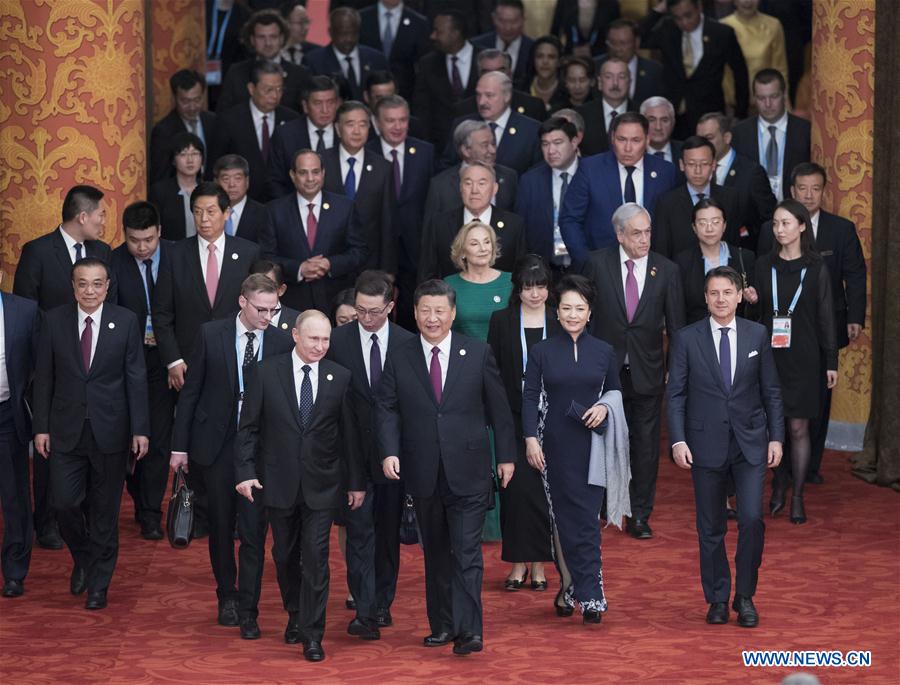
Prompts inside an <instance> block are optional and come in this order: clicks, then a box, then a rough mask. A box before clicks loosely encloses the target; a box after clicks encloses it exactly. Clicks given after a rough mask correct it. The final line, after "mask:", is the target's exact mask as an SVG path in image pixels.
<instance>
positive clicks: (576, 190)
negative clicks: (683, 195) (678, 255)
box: [559, 152, 676, 267]
mask: <svg viewBox="0 0 900 685" xmlns="http://www.w3.org/2000/svg"><path fill="white" fill-rule="evenodd" d="M643 165H644V197H643V203H642V204H643V207H644V209H646V210H647V211H648V212H650V216H651V217H653V216H655V214H654V209H655V207H656V202H657V200H658V199H659V198H660V197H661V196H662V195H663V194H664V193H665V192H666V191H668V190H670V189H671V188H673V187H674V186H675V183H676V180H675V167H674V165H672V164H669V163H668V162H666V161H665V160H662V159H659V158H657V157H652V156H650V155H644V161H643ZM623 194H624V188H623V187H622V183H621V181H620V180H619V164H618V162H617V161H616V156H615V155H614V154H613V153H612V152H604V153H602V154H599V155H593V156H592V157H585V158H583V159H582V160H581V161H580V162H579V164H578V171H576V172H575V178H573V179H572V182H571V183H570V184H569V189H568V190H567V191H566V197H565V200H564V201H563V206H562V209H561V210H560V212H559V229H560V231H561V232H562V237H563V240H564V241H565V243H566V247H567V248H568V250H569V255H570V256H571V257H572V264H573V265H574V266H576V267H577V266H578V265H580V264H582V263H584V261H585V260H586V259H587V253H588V252H590V251H591V250H599V249H602V248H604V247H609V246H611V245H615V244H616V242H617V241H616V232H615V229H614V228H613V225H612V215H613V212H615V211H616V210H617V209H618V208H619V207H620V206H621V205H622V204H623V203H624V198H623ZM638 200H640V198H638Z"/></svg>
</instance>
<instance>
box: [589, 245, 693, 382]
mask: <svg viewBox="0 0 900 685" xmlns="http://www.w3.org/2000/svg"><path fill="white" fill-rule="evenodd" d="M583 273H584V275H585V276H587V277H588V278H590V279H591V280H592V281H593V282H594V285H595V286H596V288H597V292H598V296H597V299H596V300H595V302H594V309H593V312H592V317H591V318H592V320H593V330H592V333H593V335H595V336H596V337H598V338H600V339H601V340H605V341H606V342H608V343H609V344H610V345H612V346H613V348H614V349H615V350H616V358H617V361H618V365H619V367H621V366H623V365H624V364H625V356H626V355H627V356H628V362H629V366H630V368H631V380H632V383H633V384H634V390H635V392H637V393H639V394H641V395H659V394H662V392H663V391H664V390H665V376H666V368H665V366H666V365H665V359H664V358H663V331H665V332H666V333H667V334H668V335H672V333H673V332H674V331H677V330H678V329H679V328H681V327H682V326H683V325H684V321H685V316H684V296H683V295H682V287H681V274H680V273H679V271H678V267H677V266H676V265H675V264H674V263H672V262H670V261H669V260H668V259H666V258H665V257H663V256H662V255H659V254H656V253H655V252H651V253H650V254H649V255H648V257H647V276H646V279H645V281H644V290H643V292H642V293H641V299H640V301H639V302H638V306H637V310H636V311H635V313H634V318H633V319H632V320H631V322H629V321H628V319H627V317H626V314H625V287H624V285H623V283H622V266H621V264H620V262H619V247H618V246H616V247H608V248H606V249H605V250H597V251H596V252H592V253H591V254H590V256H589V258H588V260H587V263H586V264H585V265H584V270H583ZM654 274H655V275H654Z"/></svg>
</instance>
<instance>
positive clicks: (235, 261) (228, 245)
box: [214, 235, 249, 308]
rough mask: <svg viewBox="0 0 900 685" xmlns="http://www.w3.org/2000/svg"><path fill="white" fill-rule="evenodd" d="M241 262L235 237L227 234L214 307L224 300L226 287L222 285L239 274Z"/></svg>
mask: <svg viewBox="0 0 900 685" xmlns="http://www.w3.org/2000/svg"><path fill="white" fill-rule="evenodd" d="M239 262H240V254H239V253H238V251H237V246H236V245H235V244H234V238H232V237H231V236H229V235H227V236H225V244H224V245H223V246H222V270H221V271H220V272H219V287H217V288H216V300H215V304H214V308H215V307H218V306H219V304H221V302H222V298H223V297H225V288H223V287H222V284H223V282H225V281H227V280H228V279H229V278H231V279H233V278H234V277H235V276H237V275H238V268H239ZM248 270H249V265H248Z"/></svg>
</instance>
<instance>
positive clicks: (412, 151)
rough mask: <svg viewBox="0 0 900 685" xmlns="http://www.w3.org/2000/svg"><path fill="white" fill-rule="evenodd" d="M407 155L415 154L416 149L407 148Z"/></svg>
mask: <svg viewBox="0 0 900 685" xmlns="http://www.w3.org/2000/svg"><path fill="white" fill-rule="evenodd" d="M409 154H411V155H414V154H416V148H414V147H411V148H409Z"/></svg>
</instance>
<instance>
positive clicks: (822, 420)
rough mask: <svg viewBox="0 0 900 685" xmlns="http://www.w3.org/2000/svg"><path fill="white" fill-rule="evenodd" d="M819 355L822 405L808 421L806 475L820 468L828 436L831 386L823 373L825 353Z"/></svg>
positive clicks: (816, 471) (824, 371)
mask: <svg viewBox="0 0 900 685" xmlns="http://www.w3.org/2000/svg"><path fill="white" fill-rule="evenodd" d="M821 357H822V363H821V364H820V365H819V379H820V383H821V387H820V388H819V394H820V396H821V398H822V405H821V407H820V408H819V416H818V418H815V419H812V420H811V421H810V422H809V439H810V448H811V449H812V453H811V454H810V457H809V470H808V471H807V477H809V476H811V475H812V474H814V473H818V472H819V469H820V468H822V455H823V454H824V453H825V439H826V438H827V437H828V420H829V417H830V416H831V388H829V387H828V379H827V377H826V375H825V374H826V372H827V370H828V369H826V368H825V367H826V366H828V363H827V362H826V360H825V355H821Z"/></svg>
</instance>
